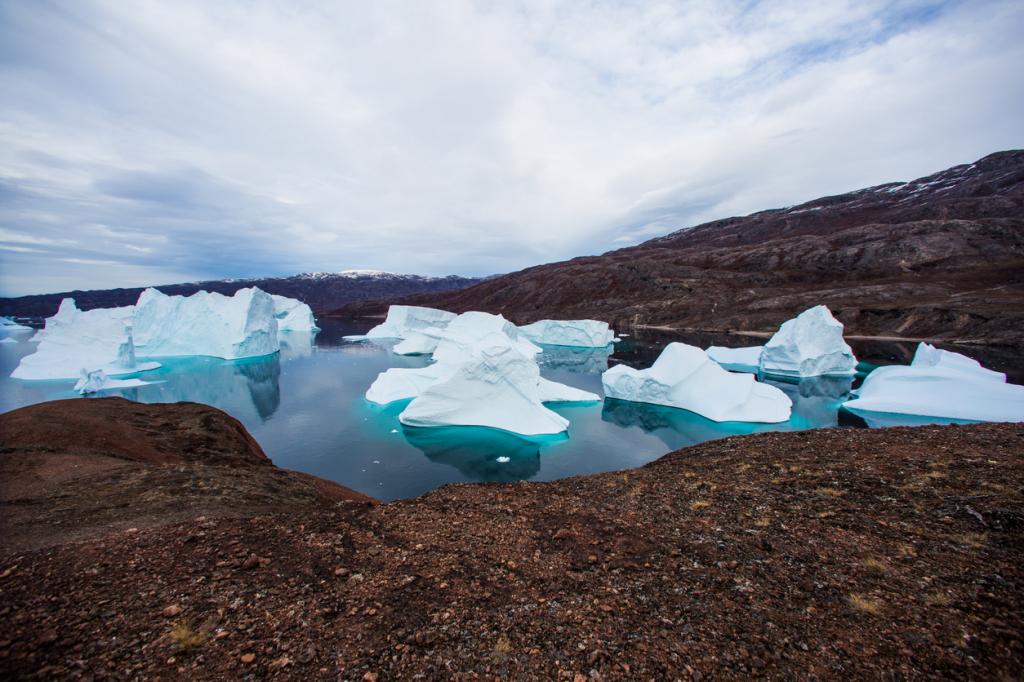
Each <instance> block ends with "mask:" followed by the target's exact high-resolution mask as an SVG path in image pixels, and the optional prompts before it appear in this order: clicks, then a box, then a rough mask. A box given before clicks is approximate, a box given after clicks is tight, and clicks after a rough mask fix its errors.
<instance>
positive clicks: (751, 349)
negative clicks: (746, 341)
mask: <svg viewBox="0 0 1024 682" xmlns="http://www.w3.org/2000/svg"><path fill="white" fill-rule="evenodd" d="M763 349H764V346H746V347H743V348H727V347H725V346H709V347H708V350H707V354H708V357H709V358H711V359H712V360H714V361H715V362H717V363H718V364H720V365H721V366H722V367H725V368H726V369H731V370H733V371H734V372H752V373H755V374H756V373H757V370H758V369H760V366H761V351H762V350H763Z"/></svg>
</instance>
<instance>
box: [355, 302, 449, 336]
mask: <svg viewBox="0 0 1024 682" xmlns="http://www.w3.org/2000/svg"><path fill="white" fill-rule="evenodd" d="M454 319H455V313H450V312H448V311H446V310H438V309H436V308H421V307H419V306H414V305H393V306H391V307H390V308H388V316H387V318H386V319H385V320H384V322H382V323H381V324H378V325H377V326H376V327H374V328H373V329H371V330H370V331H368V332H366V334H365V335H364V336H358V337H355V336H354V337H346V338H353V339H358V338H366V339H404V338H406V336H408V335H409V332H413V331H418V330H421V329H426V328H427V327H441V328H443V327H445V326H447V325H448V323H449V322H451V321H452V320H454Z"/></svg>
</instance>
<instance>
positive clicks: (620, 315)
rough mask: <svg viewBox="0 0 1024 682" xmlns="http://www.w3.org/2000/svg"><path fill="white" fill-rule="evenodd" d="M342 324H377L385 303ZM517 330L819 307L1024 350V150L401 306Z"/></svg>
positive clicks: (783, 314) (747, 326)
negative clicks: (372, 318) (591, 320)
mask: <svg viewBox="0 0 1024 682" xmlns="http://www.w3.org/2000/svg"><path fill="white" fill-rule="evenodd" d="M394 300H395V299H387V300H385V301H381V302H376V303H364V304H355V305H349V306H347V307H345V308H343V309H342V310H340V311H338V312H337V314H338V315H340V316H364V315H375V314H380V313H381V312H382V311H383V310H384V309H386V304H387V303H390V302H394ZM405 300H406V301H408V302H416V303H419V304H422V305H432V306H437V307H441V308H445V309H448V310H453V311H465V310H471V309H475V310H486V311H490V312H494V313H502V314H504V315H505V316H506V317H509V318H510V319H512V320H513V321H515V322H518V323H523V322H530V321H533V320H536V319H540V318H544V317H595V318H599V319H604V320H608V321H610V322H613V323H615V324H616V325H618V326H626V325H653V326H669V327H675V328H685V329H700V330H740V331H762V332H768V331H773V330H774V329H776V328H777V327H778V325H779V324H780V323H781V322H783V321H785V320H786V319H788V318H790V317H792V316H794V315H795V314H796V313H798V312H800V311H801V310H803V309H805V308H807V307H810V306H811V305H815V304H818V303H824V304H827V305H828V306H829V307H830V308H832V310H833V311H834V312H835V313H836V315H837V317H838V318H839V319H840V320H841V321H842V322H843V323H844V324H846V326H847V330H848V333H850V334H855V335H882V336H900V337H905V338H938V339H945V340H960V341H969V342H986V343H1003V344H1013V345H1020V344H1024V151H1007V152H999V153H996V154H992V155H990V156H986V157H985V158H983V159H981V160H979V161H977V162H976V163H972V164H970V165H962V166H956V167H954V168H950V169H948V170H945V171H942V172H941V173H936V174H934V175H930V176H928V177H925V178H920V179H918V180H914V181H912V182H906V183H902V182H897V183H890V184H886V185H880V186H878V187H871V188H868V189H863V190H859V191H856V192H850V193H849V194H842V195H838V196H832V197H824V198H821V199H816V200H814V201H810V202H808V203H805V204H801V205H799V206H793V207H789V208H784V209H776V210H770V211H762V212H760V213H754V214H752V215H749V216H746V217H742V218H729V219H727V220H719V221H715V222H712V223H707V224H704V225H699V226H697V227H693V228H689V229H684V230H679V231H678V232H674V233H672V234H669V235H666V236H664V237H660V238H658V239H653V240H650V241H648V242H645V243H643V244H640V245H638V246H634V247H631V248H627V249H621V250H618V251H612V252H609V253H606V254H604V255H601V256H593V257H585V258H575V259H573V260H570V261H565V262H561V263H552V264H549V265H542V266H539V267H534V268H530V269H527V270H523V271H520V272H516V273H513V274H509V275H505V276H502V277H497V278H494V279H491V280H488V281H485V282H483V283H481V284H478V285H476V286H474V287H470V288H468V289H465V290H462V291H458V292H449V293H444V294H436V295H425V296H417V297H413V298H409V299H405Z"/></svg>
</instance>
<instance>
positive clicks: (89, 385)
mask: <svg viewBox="0 0 1024 682" xmlns="http://www.w3.org/2000/svg"><path fill="white" fill-rule="evenodd" d="M151 383H160V382H149V381H142V380H141V379H111V378H110V377H108V376H107V374H106V372H104V371H103V370H102V369H97V370H95V371H92V372H89V371H86V370H84V369H83V370H82V374H81V377H80V378H79V380H78V383H76V384H75V389H74V390H76V391H78V393H79V394H81V395H89V394H91V393H99V392H100V391H113V390H116V389H120V388H138V387H139V386H148V385H149V384H151Z"/></svg>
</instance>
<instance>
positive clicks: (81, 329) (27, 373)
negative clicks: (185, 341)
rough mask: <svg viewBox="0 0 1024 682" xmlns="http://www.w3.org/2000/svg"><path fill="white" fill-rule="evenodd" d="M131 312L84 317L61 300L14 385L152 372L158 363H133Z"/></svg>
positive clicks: (98, 311)
mask: <svg viewBox="0 0 1024 682" xmlns="http://www.w3.org/2000/svg"><path fill="white" fill-rule="evenodd" d="M133 314H134V308H133V307H132V306H124V307H121V308H99V309H96V310H87V311H82V310H79V309H78V308H77V306H75V300H74V299H73V298H65V299H64V300H63V301H61V303H60V307H59V308H58V309H57V314H56V315H54V316H53V317H50V318H47V320H46V326H45V328H44V329H43V334H42V335H40V339H39V346H38V347H37V348H36V352H35V353H32V354H31V355H27V356H25V357H24V358H22V359H21V362H20V363H19V364H18V366H17V367H16V368H15V369H14V371H13V372H12V373H11V377H12V378H14V379H30V380H47V379H78V378H79V376H80V374H81V372H82V370H83V369H84V370H86V371H90V372H91V371H95V370H103V371H104V373H106V375H107V376H120V375H125V374H134V373H136V372H144V371H147V370H151V369H156V368H157V367H159V366H160V363H158V362H146V363H140V362H137V361H136V359H135V345H134V340H133V337H132V326H131V323H132V316H133Z"/></svg>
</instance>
